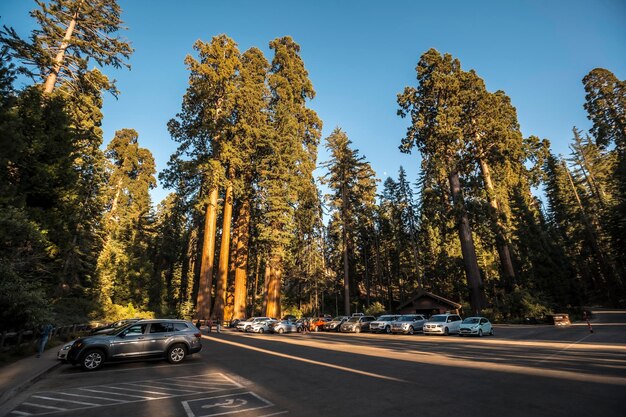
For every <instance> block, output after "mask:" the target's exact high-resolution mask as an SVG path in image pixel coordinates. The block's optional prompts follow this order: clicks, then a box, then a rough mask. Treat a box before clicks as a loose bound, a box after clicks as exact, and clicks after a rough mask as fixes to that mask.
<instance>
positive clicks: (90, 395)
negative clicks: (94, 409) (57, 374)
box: [55, 392, 126, 405]
mask: <svg viewBox="0 0 626 417" xmlns="http://www.w3.org/2000/svg"><path fill="white" fill-rule="evenodd" d="M55 394H57V395H69V396H71V397H87V398H89V399H93V400H105V401H114V402H118V403H123V402H126V401H125V400H120V399H119V398H107V397H96V396H94V395H93V394H89V395H81V394H74V393H70V392H56V393H55ZM99 405H102V404H99Z"/></svg>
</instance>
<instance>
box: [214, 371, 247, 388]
mask: <svg viewBox="0 0 626 417" xmlns="http://www.w3.org/2000/svg"><path fill="white" fill-rule="evenodd" d="M220 375H221V376H222V378H224V379H225V380H227V381H230V382H231V383H232V384H233V385H235V386H236V387H237V388H243V385H241V384H240V383H238V382H235V380H234V379H232V378H229V377H227V376H226V375H224V374H220Z"/></svg>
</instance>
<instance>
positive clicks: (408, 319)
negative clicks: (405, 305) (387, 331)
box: [398, 316, 415, 321]
mask: <svg viewBox="0 0 626 417" xmlns="http://www.w3.org/2000/svg"><path fill="white" fill-rule="evenodd" d="M414 317H415V316H400V318H399V319H398V321H413V318H414Z"/></svg>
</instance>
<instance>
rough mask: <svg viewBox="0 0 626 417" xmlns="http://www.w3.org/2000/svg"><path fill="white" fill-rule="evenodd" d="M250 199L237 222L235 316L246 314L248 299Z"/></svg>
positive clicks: (245, 203)
mask: <svg viewBox="0 0 626 417" xmlns="http://www.w3.org/2000/svg"><path fill="white" fill-rule="evenodd" d="M249 230H250V200H249V199H248V198H245V199H244V200H243V202H242V205H241V208H240V210H239V216H237V221H236V224H235V233H236V236H237V246H236V249H235V256H234V263H235V300H234V309H233V310H234V311H233V315H234V318H244V317H245V316H246V300H247V285H248V278H247V270H248V243H249V240H250V235H249Z"/></svg>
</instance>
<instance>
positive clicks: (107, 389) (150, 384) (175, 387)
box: [9, 373, 242, 417]
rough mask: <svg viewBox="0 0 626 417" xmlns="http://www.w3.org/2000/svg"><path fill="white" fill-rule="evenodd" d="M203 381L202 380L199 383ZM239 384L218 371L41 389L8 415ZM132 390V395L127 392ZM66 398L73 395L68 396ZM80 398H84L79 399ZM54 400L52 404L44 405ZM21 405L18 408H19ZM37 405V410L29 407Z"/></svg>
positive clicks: (222, 388)
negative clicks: (54, 389)
mask: <svg viewBox="0 0 626 417" xmlns="http://www.w3.org/2000/svg"><path fill="white" fill-rule="evenodd" d="M203 380H204V381H206V382H203ZM241 387H242V385H241V384H238V383H237V382H235V381H233V380H232V379H231V378H228V377H226V376H225V375H224V374H221V373H210V374H201V375H189V376H186V377H176V378H164V379H160V380H159V379H152V380H141V381H135V382H125V383H120V384H115V386H113V385H94V386H90V387H84V388H83V387H75V388H68V389H67V391H43V392H38V393H35V394H34V395H32V396H31V397H30V398H29V399H28V400H27V401H26V402H23V403H21V404H20V405H19V406H18V407H16V409H15V410H12V411H11V412H10V413H9V415H12V416H15V417H17V416H33V415H42V414H50V413H56V412H59V411H72V412H73V411H76V410H85V409H90V408H96V407H106V406H111V405H113V406H115V405H120V404H129V403H136V402H141V401H149V400H161V399H165V398H174V397H182V396H186V395H197V394H203V393H214V392H218V391H227V390H232V389H238V388H241ZM130 392H132V394H130ZM68 396H69V397H74V398H72V399H68ZM82 400H84V401H82ZM50 401H55V402H54V403H53V404H55V405H65V404H67V408H60V407H55V406H52V405H47V402H48V403H49V402H50ZM20 407H21V408H20ZM34 407H38V409H33V408H34Z"/></svg>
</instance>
